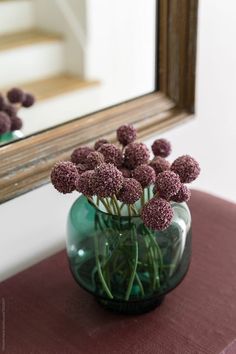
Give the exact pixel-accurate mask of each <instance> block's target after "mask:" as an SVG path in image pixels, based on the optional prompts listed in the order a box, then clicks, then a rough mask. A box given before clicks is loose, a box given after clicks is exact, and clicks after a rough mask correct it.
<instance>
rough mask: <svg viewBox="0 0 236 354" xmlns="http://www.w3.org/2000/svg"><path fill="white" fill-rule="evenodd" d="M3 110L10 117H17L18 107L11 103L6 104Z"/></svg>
mask: <svg viewBox="0 0 236 354" xmlns="http://www.w3.org/2000/svg"><path fill="white" fill-rule="evenodd" d="M3 111H4V112H5V113H6V114H7V115H8V116H9V117H10V118H13V117H16V115H17V110H16V108H15V107H14V106H13V105H11V104H6V105H5V106H4V108H3Z"/></svg>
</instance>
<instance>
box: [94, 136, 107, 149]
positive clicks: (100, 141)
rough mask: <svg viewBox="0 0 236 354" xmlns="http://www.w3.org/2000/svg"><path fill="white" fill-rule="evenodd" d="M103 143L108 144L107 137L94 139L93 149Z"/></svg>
mask: <svg viewBox="0 0 236 354" xmlns="http://www.w3.org/2000/svg"><path fill="white" fill-rule="evenodd" d="M103 144H109V141H108V140H107V139H99V140H97V141H96V143H95V144H94V149H95V150H98V149H99V148H100V147H101V146H102V145H103Z"/></svg>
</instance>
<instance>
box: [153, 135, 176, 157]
mask: <svg viewBox="0 0 236 354" xmlns="http://www.w3.org/2000/svg"><path fill="white" fill-rule="evenodd" d="M152 152H153V154H154V155H155V156H161V157H167V156H169V155H170V153H171V144H170V142H169V141H168V140H166V139H157V140H155V141H154V142H153V144H152Z"/></svg>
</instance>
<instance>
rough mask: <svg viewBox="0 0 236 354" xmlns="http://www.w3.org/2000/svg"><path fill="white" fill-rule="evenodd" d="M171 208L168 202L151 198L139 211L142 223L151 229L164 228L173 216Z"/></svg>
mask: <svg viewBox="0 0 236 354" xmlns="http://www.w3.org/2000/svg"><path fill="white" fill-rule="evenodd" d="M173 215H174V213H173V210H172V207H171V205H170V203H169V202H167V201H166V200H164V199H161V198H156V197H154V198H152V199H151V200H150V201H149V202H147V203H146V204H145V205H144V207H143V209H142V212H141V218H142V220H143V223H144V225H146V226H147V227H149V228H150V229H152V230H156V231H158V230H165V229H166V228H167V227H168V226H169V225H170V224H171V220H172V218H173Z"/></svg>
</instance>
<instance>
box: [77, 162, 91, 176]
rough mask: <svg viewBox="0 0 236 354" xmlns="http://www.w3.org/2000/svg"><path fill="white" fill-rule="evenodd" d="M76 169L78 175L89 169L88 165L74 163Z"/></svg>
mask: <svg viewBox="0 0 236 354" xmlns="http://www.w3.org/2000/svg"><path fill="white" fill-rule="evenodd" d="M76 168H77V171H78V174H79V175H82V173H84V172H86V171H88V170H89V168H88V166H87V165H86V164H82V163H79V164H78V165H76Z"/></svg>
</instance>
